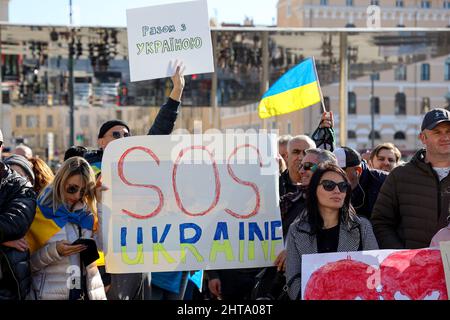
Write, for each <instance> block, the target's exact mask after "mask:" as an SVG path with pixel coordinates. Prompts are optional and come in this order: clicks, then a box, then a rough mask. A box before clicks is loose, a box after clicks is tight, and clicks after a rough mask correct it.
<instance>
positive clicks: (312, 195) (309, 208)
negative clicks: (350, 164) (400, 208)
mask: <svg viewBox="0 0 450 320" xmlns="http://www.w3.org/2000/svg"><path fill="white" fill-rule="evenodd" d="M350 197H351V187H350V184H349V182H348V179H347V176H346V174H345V172H344V171H343V170H342V169H341V168H340V167H338V166H337V165H334V164H330V163H327V164H324V165H319V166H318V168H317V169H316V171H315V172H314V174H313V175H312V177H311V181H310V184H309V186H308V190H307V198H306V209H305V210H304V211H303V213H302V214H301V215H300V217H299V218H298V220H296V221H295V222H294V223H293V224H292V225H291V226H290V228H289V231H288V236H287V248H286V251H287V262H286V281H287V285H288V288H289V289H288V292H289V296H290V298H291V299H294V300H295V299H300V297H301V294H300V290H301V269H302V268H301V263H302V255H303V254H311V253H327V252H341V251H359V250H376V249H378V244H377V241H376V239H375V235H374V233H373V230H372V226H371V224H370V222H369V220H367V219H366V218H364V217H358V216H357V215H356V213H355V210H354V209H353V207H352V206H351V204H350Z"/></svg>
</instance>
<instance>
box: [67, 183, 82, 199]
mask: <svg viewBox="0 0 450 320" xmlns="http://www.w3.org/2000/svg"><path fill="white" fill-rule="evenodd" d="M80 189H81V188H80V187H79V186H75V185H69V186H68V187H67V188H66V192H67V193H69V194H75V193H77V192H78V191H80ZM84 193H85V189H82V190H81V191H80V197H82V196H84Z"/></svg>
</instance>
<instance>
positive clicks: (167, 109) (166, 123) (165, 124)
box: [84, 66, 184, 174]
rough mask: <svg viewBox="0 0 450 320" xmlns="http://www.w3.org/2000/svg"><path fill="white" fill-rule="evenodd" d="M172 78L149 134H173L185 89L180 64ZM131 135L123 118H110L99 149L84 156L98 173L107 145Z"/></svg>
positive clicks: (104, 127) (102, 132)
mask: <svg viewBox="0 0 450 320" xmlns="http://www.w3.org/2000/svg"><path fill="white" fill-rule="evenodd" d="M171 79H172V83H173V88H172V91H171V92H170V95H169V98H168V99H167V102H166V103H165V104H164V105H163V106H162V107H161V109H160V110H159V112H158V114H157V116H156V118H155V121H154V122H153V125H152V126H151V128H150V130H149V131H148V133H147V134H148V135H166V134H171V133H172V131H173V128H174V125H175V121H176V120H177V116H178V107H179V106H180V101H181V96H182V94H183V89H184V77H183V75H182V70H181V68H180V66H178V67H177V69H176V72H175V74H174V75H173V76H172V77H171ZM129 136H131V131H130V128H129V127H128V125H127V124H126V123H125V122H124V121H122V120H109V121H106V122H105V123H103V124H102V126H101V127H100V130H99V132H98V137H97V144H98V147H99V150H94V151H88V152H86V153H85V154H84V158H85V159H86V160H87V161H88V162H89V163H90V164H91V166H92V168H93V169H94V172H95V173H96V174H98V173H99V172H100V171H101V162H102V158H103V151H104V150H105V148H106V146H107V145H108V144H109V143H110V142H111V141H114V140H116V139H120V138H125V137H129Z"/></svg>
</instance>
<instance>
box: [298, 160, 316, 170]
mask: <svg viewBox="0 0 450 320" xmlns="http://www.w3.org/2000/svg"><path fill="white" fill-rule="evenodd" d="M302 168H303V170H305V171H308V170H311V171H312V172H314V171H316V169H317V164H315V163H312V162H305V163H300V166H299V167H298V170H301V169H302Z"/></svg>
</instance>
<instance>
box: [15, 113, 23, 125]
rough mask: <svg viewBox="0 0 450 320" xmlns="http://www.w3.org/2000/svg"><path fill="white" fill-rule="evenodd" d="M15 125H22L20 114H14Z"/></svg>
mask: <svg viewBox="0 0 450 320" xmlns="http://www.w3.org/2000/svg"><path fill="white" fill-rule="evenodd" d="M16 127H17V128H20V127H22V116H21V115H20V114H18V115H16Z"/></svg>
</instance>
